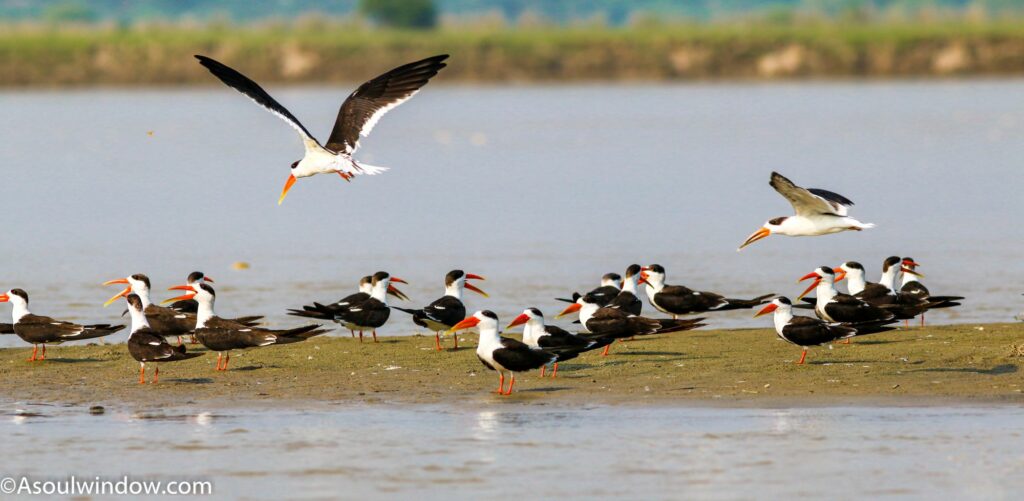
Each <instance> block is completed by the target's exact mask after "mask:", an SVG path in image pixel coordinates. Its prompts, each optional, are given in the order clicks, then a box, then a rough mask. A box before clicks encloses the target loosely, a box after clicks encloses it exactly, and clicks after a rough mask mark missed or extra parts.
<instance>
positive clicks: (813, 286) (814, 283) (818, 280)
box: [796, 275, 821, 301]
mask: <svg viewBox="0 0 1024 501" xmlns="http://www.w3.org/2000/svg"><path fill="white" fill-rule="evenodd" d="M815 276H817V275H815ZM820 283H821V278H820V277H819V278H818V279H817V280H815V281H814V282H812V283H811V286H810V287H808V288H807V290H805V291H803V292H801V293H800V295H799V296H797V297H796V299H797V301H799V300H801V299H803V298H804V296H806V295H807V294H809V293H810V292H811V291H812V290H814V288H815V287H817V286H818V284H820Z"/></svg>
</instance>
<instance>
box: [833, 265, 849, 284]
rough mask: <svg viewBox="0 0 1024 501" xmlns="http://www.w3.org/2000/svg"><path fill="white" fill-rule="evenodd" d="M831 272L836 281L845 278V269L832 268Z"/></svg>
mask: <svg viewBox="0 0 1024 501" xmlns="http://www.w3.org/2000/svg"><path fill="white" fill-rule="evenodd" d="M832 273H835V274H836V282H839V281H842V280H843V279H844V278H846V270H844V269H842V268H832Z"/></svg>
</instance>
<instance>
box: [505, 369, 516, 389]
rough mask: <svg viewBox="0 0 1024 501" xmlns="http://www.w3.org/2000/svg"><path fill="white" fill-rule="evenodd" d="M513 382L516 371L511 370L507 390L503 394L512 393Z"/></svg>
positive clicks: (514, 381)
mask: <svg viewBox="0 0 1024 501" xmlns="http://www.w3.org/2000/svg"><path fill="white" fill-rule="evenodd" d="M515 384H516V373H514V372H513V373H512V380H511V381H509V382H508V391H506V392H505V395H511V394H512V387H513V386H515Z"/></svg>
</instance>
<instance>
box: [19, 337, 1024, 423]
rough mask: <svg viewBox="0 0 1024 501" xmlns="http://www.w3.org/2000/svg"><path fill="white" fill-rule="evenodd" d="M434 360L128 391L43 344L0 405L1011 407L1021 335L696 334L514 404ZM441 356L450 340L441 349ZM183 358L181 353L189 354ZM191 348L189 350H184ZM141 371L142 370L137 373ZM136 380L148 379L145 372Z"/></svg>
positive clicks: (112, 348) (126, 383)
mask: <svg viewBox="0 0 1024 501" xmlns="http://www.w3.org/2000/svg"><path fill="white" fill-rule="evenodd" d="M475 341H476V335H475V334H466V335H464V336H463V337H462V338H461V342H460V349H459V350H458V351H450V350H446V351H443V352H437V351H435V350H434V348H433V344H434V339H433V337H432V336H429V337H428V336H409V337H386V338H381V342H380V343H377V344H374V343H372V342H365V343H362V344H360V343H359V342H358V341H356V340H353V339H350V338H347V337H327V338H317V339H314V340H311V341H309V342H306V343H304V344H297V345H288V346H281V347H272V348H264V349H258V350H251V351H248V352H236V354H235V355H234V356H233V357H232V361H231V370H229V371H228V372H226V373H224V372H221V373H217V372H215V371H214V370H213V366H214V362H215V360H216V356H215V355H213V354H207V355H205V356H203V357H199V358H196V359H193V360H188V361H185V362H179V363H174V364H165V365H164V366H163V367H162V370H161V378H160V383H158V384H156V385H152V384H146V385H139V384H138V382H137V378H138V364H137V363H136V362H135V361H134V360H132V359H131V358H130V357H129V355H128V353H127V349H126V348H125V346H124V345H123V344H111V345H86V346H70V345H68V346H55V347H51V348H50V349H49V350H48V353H47V354H48V356H49V358H48V360H46V361H45V362H41V363H39V362H36V363H30V362H27V361H26V358H27V357H28V355H29V354H30V352H31V347H27V348H8V349H0V400H3V401H6V402H8V405H5V406H7V407H16V405H17V404H18V403H49V404H60V405H72V406H92V405H103V406H107V407H132V408H161V407H178V406H203V407H206V408H231V407H264V406H266V407H272V406H276V405H287V406H289V407H295V406H300V407H309V408H315V407H318V406H321V405H344V404H363V403H370V404H373V403H396V404H461V403H493V402H518V403H526V404H534V405H588V404H594V405H638V404H644V405H710V406H719V405H721V406H730V407H731V406H736V407H748V406H749V407H775V406H779V407H787V406H844V405H854V406H856V405H872V406H906V405H913V406H920V405H925V406H927V405H950V404H954V405H972V404H979V405H981V404H983V405H989V404H1014V405H1018V404H1021V403H1024V374H1022V373H1021V371H1020V368H1021V364H1022V362H1024V357H1021V356H1020V355H1019V353H1020V350H1019V348H1018V347H1019V346H1022V345H1024V324H984V325H980V324H965V325H954V326H936V327H926V328H911V329H909V330H899V331H895V332H889V333H883V334H878V335H873V336H866V337H864V338H859V339H855V340H854V342H853V343H852V344H850V345H839V344H837V345H834V346H833V347H832V349H829V348H828V347H822V348H818V349H814V350H812V351H811V352H810V354H809V355H808V363H807V364H806V365H803V366H800V365H796V364H794V363H793V362H795V361H796V360H797V359H798V358H799V355H800V350H799V349H798V348H797V347H794V346H792V345H789V344H787V343H784V342H782V341H780V340H778V339H777V338H776V337H775V335H774V332H773V331H770V330H768V329H747V330H702V331H692V332H687V333H681V334H675V335H667V336H652V337H649V338H639V339H637V340H635V341H629V342H623V343H616V345H615V346H614V348H613V350H612V354H611V355H610V356H608V357H601V356H600V354H599V353H596V352H595V353H588V354H585V355H583V356H581V357H580V358H578V359H576V360H572V361H568V362H566V363H563V364H561V366H560V368H559V374H558V378H556V379H550V378H545V379H540V378H539V377H538V373H537V372H533V373H528V374H522V375H520V377H518V378H517V382H516V393H515V394H514V395H513V396H512V397H499V396H497V395H494V394H492V393H490V392H491V391H493V390H494V389H495V387H496V385H497V377H496V375H495V374H494V373H492V372H490V371H488V370H486V369H485V368H484V367H483V366H482V365H481V364H480V363H479V361H478V360H477V358H476V355H475V353H474V351H473V350H474V348H475ZM449 346H450V343H449ZM190 348H191V347H190ZM191 349H195V350H202V348H201V347H199V346H196V347H194V348H191ZM150 370H151V369H150ZM147 372H149V371H147Z"/></svg>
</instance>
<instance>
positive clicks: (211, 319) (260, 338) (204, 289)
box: [169, 283, 327, 371]
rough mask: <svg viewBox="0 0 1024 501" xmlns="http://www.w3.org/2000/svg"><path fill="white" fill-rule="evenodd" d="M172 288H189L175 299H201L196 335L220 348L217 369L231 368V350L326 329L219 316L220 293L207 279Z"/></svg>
mask: <svg viewBox="0 0 1024 501" xmlns="http://www.w3.org/2000/svg"><path fill="white" fill-rule="evenodd" d="M169 290H181V291H187V294H185V295H182V296H178V297H176V298H174V299H175V300H176V301H180V300H183V299H195V300H196V302H197V303H199V311H198V312H196V325H195V333H196V339H198V340H199V342H200V343H201V344H202V345H203V346H205V347H206V348H207V349H209V350H210V351H216V352H217V366H216V367H215V368H214V370H218V371H226V370H228V362H230V361H231V351H232V350H245V349H249V348H260V347H263V346H270V345H276V344H290V343H296V342H299V341H305V340H307V339H309V338H311V337H313V336H318V335H320V334H323V333H325V332H327V330H325V329H321V328H320V327H321V326H320V325H319V324H309V325H304V326H302V327H296V328H294V329H280V330H272V329H264V328H261V327H251V326H248V325H245V324H241V323H238V322H232V321H231V320H227V319H223V318H220V317H218V316H217V314H216V313H215V312H214V311H213V304H214V301H215V300H216V298H217V293H216V292H215V291H214V290H213V287H212V286H210V284H207V283H200V284H199V285H198V286H191V285H176V286H174V287H171V288H170V289H169ZM222 362H223V364H222Z"/></svg>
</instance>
